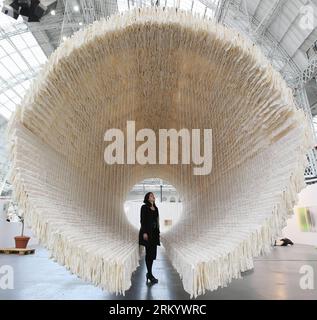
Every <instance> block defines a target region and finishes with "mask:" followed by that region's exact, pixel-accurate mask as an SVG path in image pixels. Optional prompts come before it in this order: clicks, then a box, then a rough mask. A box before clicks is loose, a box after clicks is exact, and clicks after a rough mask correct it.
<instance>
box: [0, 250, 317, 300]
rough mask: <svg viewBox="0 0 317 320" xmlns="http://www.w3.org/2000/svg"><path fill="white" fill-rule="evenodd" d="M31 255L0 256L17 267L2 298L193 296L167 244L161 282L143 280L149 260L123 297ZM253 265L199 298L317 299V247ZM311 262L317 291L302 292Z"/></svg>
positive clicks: (158, 271)
mask: <svg viewBox="0 0 317 320" xmlns="http://www.w3.org/2000/svg"><path fill="white" fill-rule="evenodd" d="M34 248H36V252H35V254H33V255H28V256H18V255H4V254H1V255H0V265H1V266H3V265H11V266H12V267H13V269H14V289H10V290H9V289H7V290H1V289H0V300H3V299H85V300H86V299H142V300H144V299H157V300H161V299H189V294H187V293H186V292H185V291H184V290H183V286H182V282H181V280H180V277H179V275H178V273H177V272H176V271H175V269H174V268H173V267H172V265H171V264H170V262H169V260H168V259H167V257H166V254H165V250H164V247H158V255H157V260H155V261H154V264H153V274H154V275H155V276H156V277H157V278H158V279H159V283H157V284H155V285H152V286H149V285H146V283H145V273H146V268H145V263H144V259H142V260H141V266H140V267H138V268H137V270H136V271H135V272H134V273H133V276H132V286H131V288H130V289H129V290H128V291H126V295H125V296H121V295H117V296H116V295H115V294H109V293H107V292H103V291H102V290H101V289H99V288H97V287H94V286H93V285H90V284H88V283H85V282H83V281H82V280H80V279H79V278H78V277H77V276H76V275H72V274H71V273H70V272H69V271H67V270H66V269H65V268H64V267H62V266H60V265H58V264H57V263H55V262H54V261H53V260H50V259H48V257H49V253H48V251H47V250H46V249H44V248H42V247H40V246H34ZM254 265H255V269H254V270H251V271H248V272H246V273H244V277H243V279H237V280H233V281H232V283H231V284H230V285H229V286H228V287H227V288H221V289H218V290H216V291H213V292H209V291H208V292H207V293H206V294H204V295H201V296H198V297H197V299H314V300H315V299H317V285H316V282H317V249H316V248H314V247H313V246H306V245H296V244H295V245H294V246H293V247H275V248H274V249H273V251H272V253H271V254H270V255H268V256H265V257H260V258H257V259H255V263H254ZM304 265H308V266H311V267H312V268H313V270H314V273H315V279H314V289H313V290H311V289H306V290H303V289H301V287H300V279H301V277H303V276H305V275H304V274H301V273H300V269H301V267H302V266H304Z"/></svg>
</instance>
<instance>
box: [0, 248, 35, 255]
mask: <svg viewBox="0 0 317 320" xmlns="http://www.w3.org/2000/svg"><path fill="white" fill-rule="evenodd" d="M34 252H35V249H30V248H25V249H24V248H0V253H4V254H20V255H26V254H33V253H34Z"/></svg>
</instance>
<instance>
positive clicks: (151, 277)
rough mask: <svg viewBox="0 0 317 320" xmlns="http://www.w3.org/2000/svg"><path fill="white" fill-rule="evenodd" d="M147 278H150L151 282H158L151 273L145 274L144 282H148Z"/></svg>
mask: <svg viewBox="0 0 317 320" xmlns="http://www.w3.org/2000/svg"><path fill="white" fill-rule="evenodd" d="M148 280H150V283H151V284H153V283H157V282H158V280H157V279H156V278H155V277H154V276H153V275H150V274H148V273H147V274H146V283H148Z"/></svg>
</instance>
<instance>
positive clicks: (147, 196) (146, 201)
mask: <svg viewBox="0 0 317 320" xmlns="http://www.w3.org/2000/svg"><path fill="white" fill-rule="evenodd" d="M150 194H153V192H148V193H146V195H145V196H144V200H143V202H144V203H145V204H147V205H148V206H151V202H150V201H149V196H150ZM153 195H154V194H153ZM153 206H154V207H155V208H156V205H155V201H154V202H153Z"/></svg>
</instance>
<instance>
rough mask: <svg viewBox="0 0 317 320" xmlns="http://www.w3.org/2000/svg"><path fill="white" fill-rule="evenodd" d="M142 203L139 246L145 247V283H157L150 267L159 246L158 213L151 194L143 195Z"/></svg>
mask: <svg viewBox="0 0 317 320" xmlns="http://www.w3.org/2000/svg"><path fill="white" fill-rule="evenodd" d="M143 202H144V204H143V205H142V207H141V214H140V222H141V228H140V231H139V244H140V245H143V246H145V263H146V267H147V271H148V272H147V274H146V283H147V282H148V280H150V282H151V283H157V282H158V279H156V278H155V277H154V276H153V274H152V265H153V260H155V259H156V253H157V246H160V245H161V243H160V223H159V212H158V208H157V206H156V205H155V197H154V194H153V193H152V192H148V193H147V194H146V195H145V197H144V200H143Z"/></svg>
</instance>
